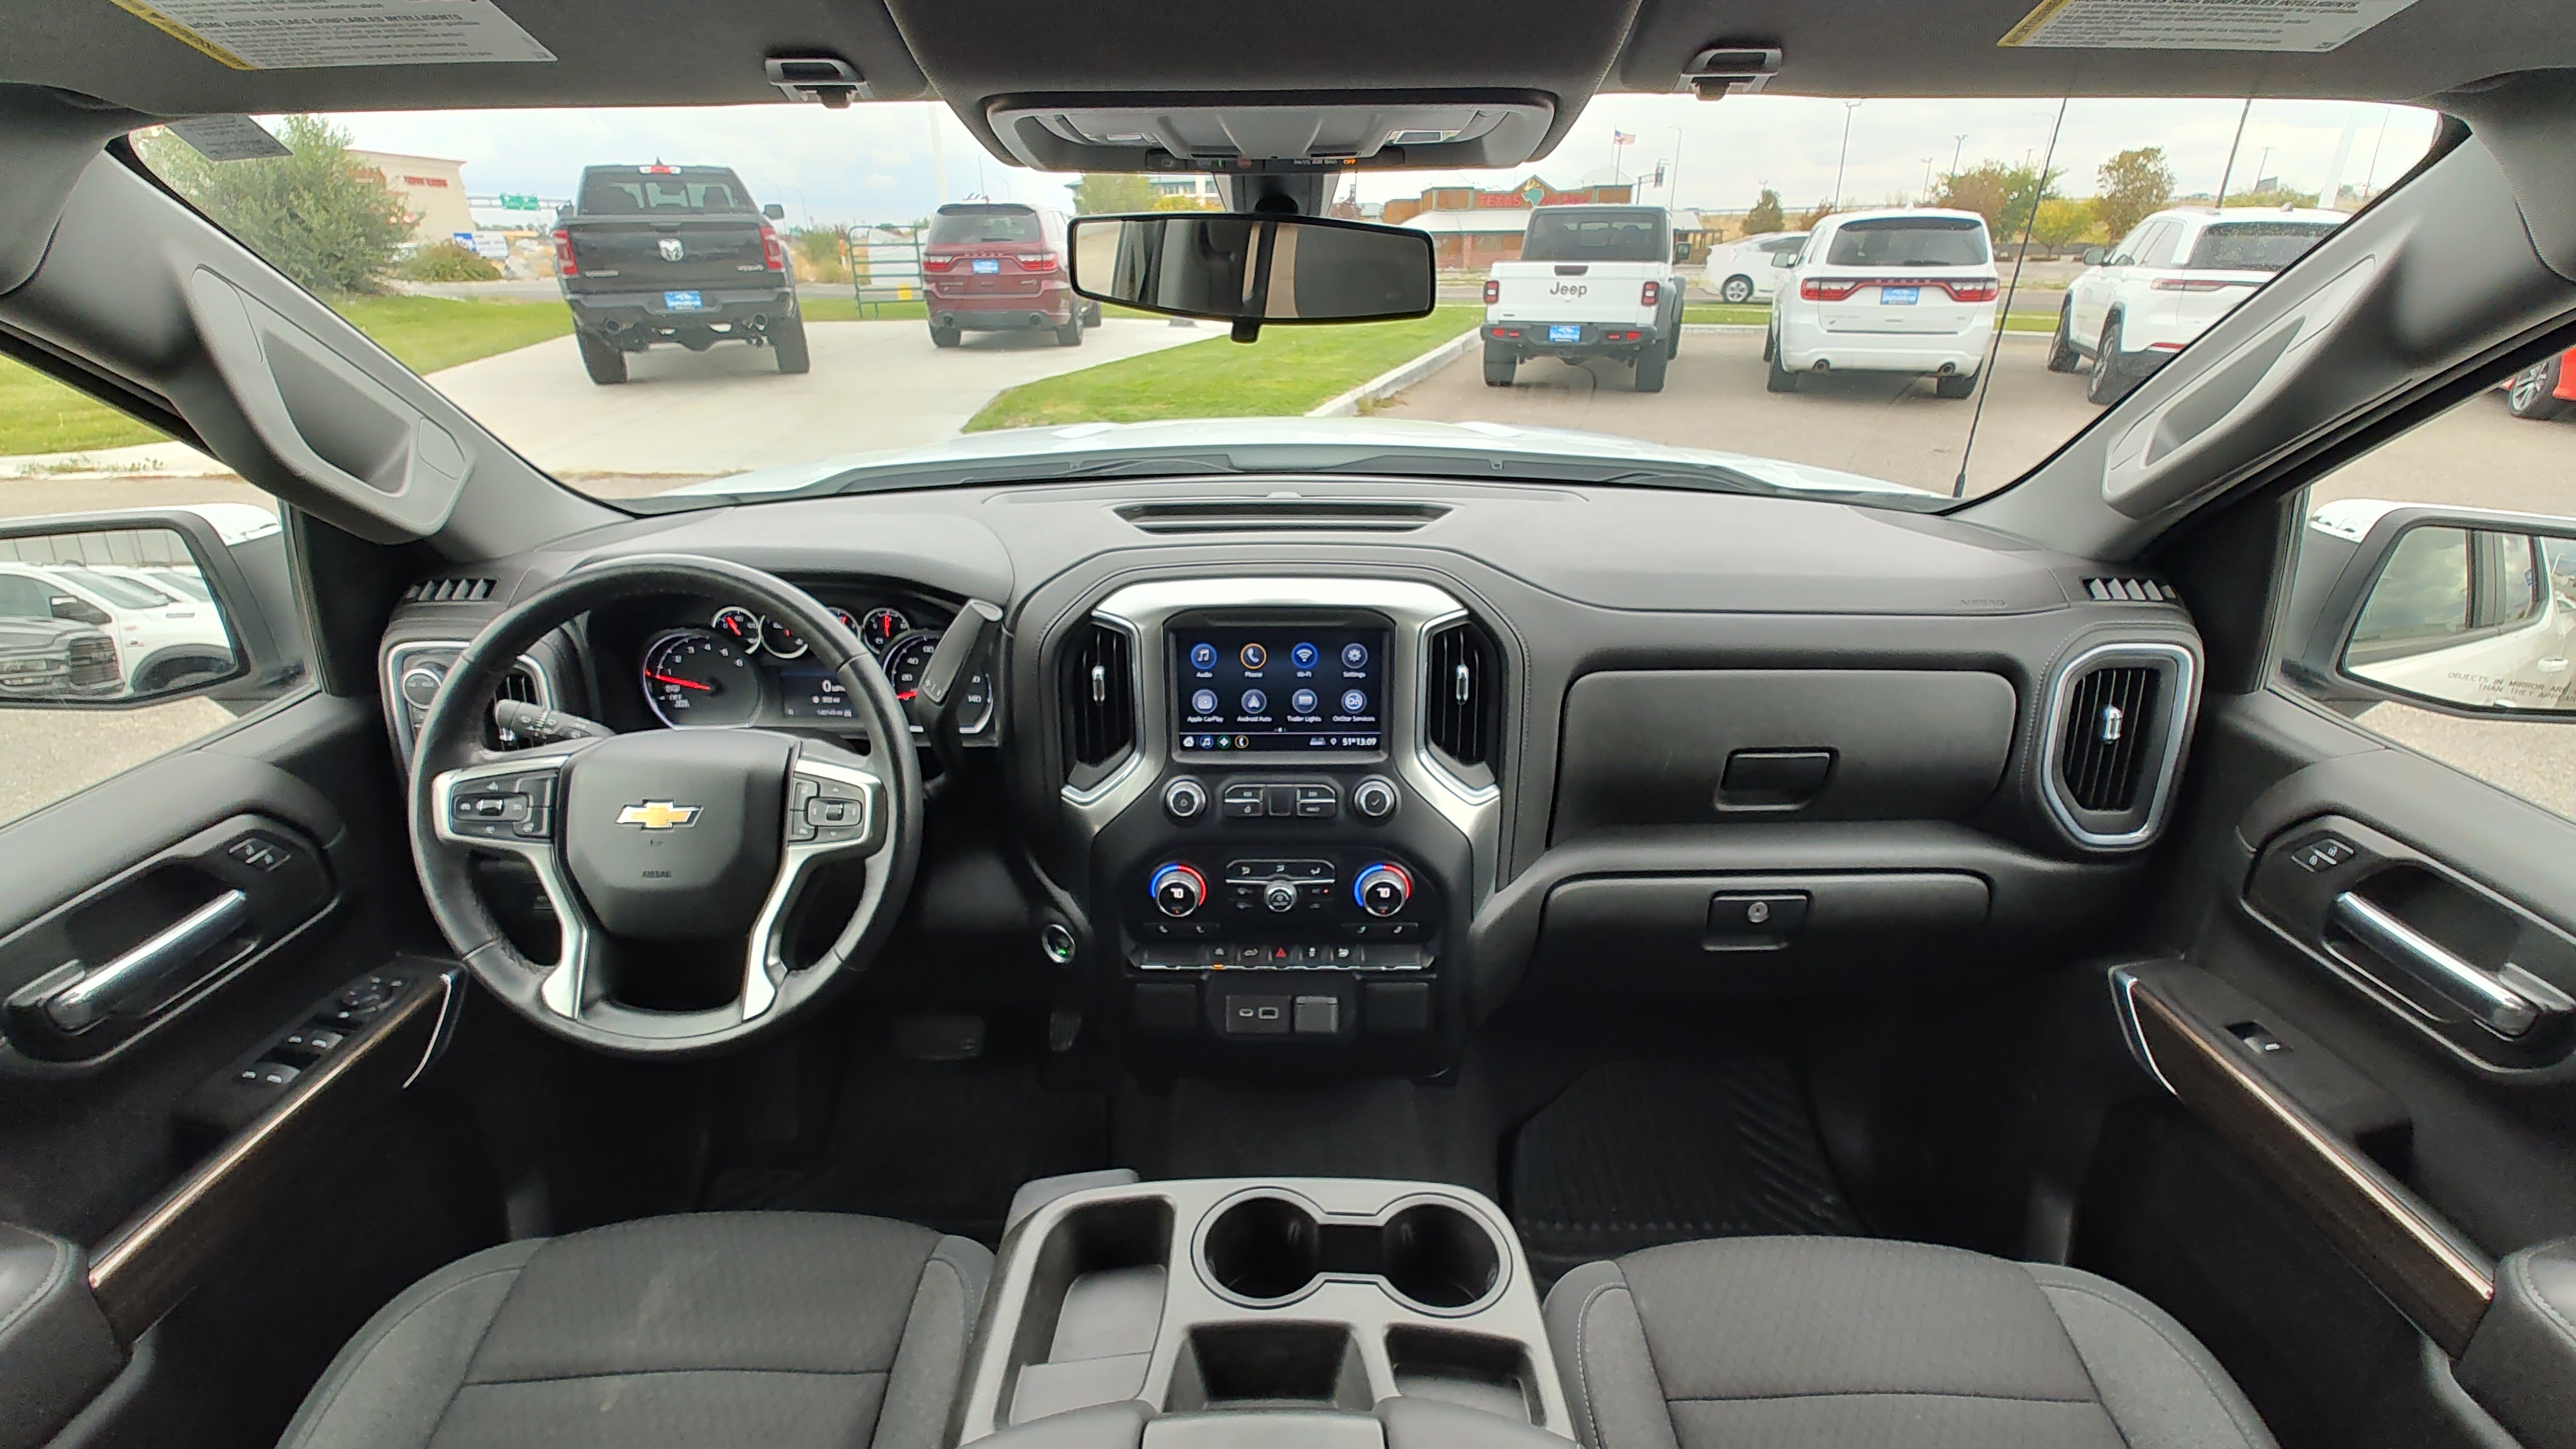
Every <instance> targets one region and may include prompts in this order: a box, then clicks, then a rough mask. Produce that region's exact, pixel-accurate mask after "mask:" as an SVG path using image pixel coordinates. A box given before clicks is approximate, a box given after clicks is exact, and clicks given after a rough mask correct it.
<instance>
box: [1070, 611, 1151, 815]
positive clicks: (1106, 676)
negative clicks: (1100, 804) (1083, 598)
mask: <svg viewBox="0 0 2576 1449" xmlns="http://www.w3.org/2000/svg"><path fill="white" fill-rule="evenodd" d="M1058 698H1060V699H1061V700H1062V701H1063V704H1064V736H1065V738H1064V748H1065V755H1066V757H1067V760H1066V770H1065V778H1066V780H1067V782H1068V783H1070V784H1072V785H1074V786H1075V787H1077V788H1085V787H1088V786H1090V785H1092V784H1094V783H1096V782H1097V781H1098V780H1099V779H1100V778H1101V777H1102V776H1104V775H1106V774H1107V773H1108V772H1109V770H1110V768H1111V767H1112V766H1113V765H1114V764H1115V763H1116V762H1117V761H1118V759H1119V758H1120V757H1121V756H1123V755H1125V754H1126V753H1127V751H1128V750H1129V749H1131V748H1132V747H1133V746H1134V745H1135V743H1136V681H1135V660H1134V650H1133V646H1132V643H1131V641H1130V640H1129V639H1128V637H1127V635H1126V634H1125V633H1124V632H1122V631H1120V630H1118V629H1113V628H1111V627H1110V626H1108V625H1106V624H1091V625H1087V626H1086V627H1085V628H1084V629H1083V631H1082V633H1081V634H1080V635H1079V636H1078V637H1076V639H1075V640H1074V642H1073V647H1072V648H1071V649H1069V650H1067V651H1066V652H1065V663H1064V674H1063V679H1062V681H1061V692H1060V694H1059V695H1058Z"/></svg>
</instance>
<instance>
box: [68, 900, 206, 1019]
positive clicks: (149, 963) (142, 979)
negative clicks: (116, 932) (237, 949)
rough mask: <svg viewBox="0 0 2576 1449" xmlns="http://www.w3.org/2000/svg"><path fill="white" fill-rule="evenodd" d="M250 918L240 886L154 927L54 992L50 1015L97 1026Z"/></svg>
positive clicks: (202, 953)
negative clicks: (121, 951) (132, 944)
mask: <svg viewBox="0 0 2576 1449" xmlns="http://www.w3.org/2000/svg"><path fill="white" fill-rule="evenodd" d="M249 922H250V897H248V896H246V895H244V894H242V893H241V892H240V891H237V890H234V891H226V892H224V893H223V894H222V895H219V896H217V897H215V898H214V899H213V900H210V901H208V902H206V903H205V904H204V905H202V906H199V907H197V908H196V909H195V910H193V911H190V912H189V913H188V914H186V915H185V916H182V917H180V918H179V919H178V920H177V921H176V922H174V923H172V924H171V925H169V926H166V927H164V928H163V929H161V930H159V931H156V932H154V933H153V934H152V935H151V936H149V937H147V938H145V939H144V940H143V941H142V942H141V943H140V944H138V945H136V946H135V947H134V948H133V949H132V950H129V951H127V952H126V953H125V954H124V955H122V956H119V957H117V958H116V959H115V960H113V961H110V962H108V963H107V964H106V965H104V966H101V967H99V968H98V969H97V970H95V971H92V972H89V973H87V974H86V975H84V976H82V977H81V979H79V980H78V981H75V982H73V983H72V984H71V985H69V986H66V987H64V988H63V989H62V990H60V991H57V992H55V993H54V994H53V995H52V996H51V997H50V998H48V999H47V1000H46V1002H45V1015H46V1016H48V1017H50V1018H52V1019H53V1023H54V1025H56V1026H58V1027H60V1028H62V1029H63V1030H64V1031H80V1030H82V1029H84V1028H87V1027H90V1026H94V1025H96V1024H97V1023H98V1022H99V1020H100V1019H101V1018H103V1017H105V1016H106V1015H107V1014H108V1013H110V1012H112V1011H114V1010H116V1009H117V1008H118V1007H120V1006H123V1005H125V1004H127V1003H128V1002H130V1001H133V1000H134V999H136V998H137V997H140V996H142V995H143V994H145V993H146V992H148V991H150V990H152V989H153V988H154V987H157V986H159V985H160V984H161V983H162V982H163V981H165V980H167V979H168V978H169V977H170V976H172V975H174V974H176V973H177V972H178V971H179V970H180V969H181V968H183V967H185V966H186V965H187V964H188V963H190V962H192V961H194V960H196V959H197V958H198V957H200V956H203V955H204V954H206V952H207V951H208V950H209V949H211V948H212V947H213V946H214V945H215V944H216V943H217V942H219V941H221V940H223V939H224V938H225V937H227V936H229V935H231V934H233V933H234V932H235V931H238V930H240V929H241V928H242V927H243V926H245V925H247V924H249Z"/></svg>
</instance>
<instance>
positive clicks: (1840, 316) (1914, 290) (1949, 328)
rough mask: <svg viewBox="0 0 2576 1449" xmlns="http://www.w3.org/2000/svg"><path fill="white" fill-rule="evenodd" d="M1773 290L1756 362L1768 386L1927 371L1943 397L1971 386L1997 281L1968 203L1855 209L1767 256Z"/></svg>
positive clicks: (1781, 388) (1980, 224) (1991, 323)
mask: <svg viewBox="0 0 2576 1449" xmlns="http://www.w3.org/2000/svg"><path fill="white" fill-rule="evenodd" d="M1772 267H1773V271H1774V274H1775V275H1776V276H1778V278H1779V292H1778V294H1777V296H1776V297H1775V298H1774V299H1773V301H1772V304H1771V331H1770V335H1769V336H1768V337H1767V338H1766V339H1764V342H1763V347H1762V356H1763V359H1764V360H1765V361H1767V362H1769V363H1770V364H1771V376H1770V380H1769V383H1768V386H1769V387H1770V390H1771V391H1773V392H1795V391H1797V388H1798V379H1799V378H1800V377H1801V376H1803V375H1804V374H1807V373H1810V372H1828V371H1832V370H1835V369H1840V370H1842V371H1845V372H1912V373H1923V374H1928V375H1929V376H1930V377H1931V378H1932V379H1933V390H1934V391H1935V392H1937V393H1939V394H1940V395H1941V396H1942V397H1948V398H1963V397H1967V396H1968V395H1970V394H1971V393H1974V392H1975V391H1976V390H1977V372H1978V369H1979V368H1981V367H1983V366H1984V365H1985V359H1986V349H1987V344H1988V343H1989V342H1991V341H1992V340H1993V338H1994V332H1995V297H1996V296H1997V294H1998V293H1999V292H2000V291H2001V290H2002V283H2001V281H2000V280H1999V279H1998V278H1997V276H1996V274H1995V252H1994V245H1993V242H1992V239H1991V238H1989V237H1988V236H1987V234H1986V219H1985V218H1984V217H1982V216H1979V215H1978V214H1976V213H1975V212H1973V211H1944V210H1936V209H1924V208H1905V209H1890V210H1885V211H1856V212H1850V213H1847V214H1845V215H1842V216H1829V217H1827V218H1825V219H1824V220H1823V221H1822V222H1819V223H1817V225H1816V229H1815V231H1814V233H1813V234H1812V235H1810V236H1809V237H1808V238H1807V242H1806V245H1805V246H1804V247H1802V248H1800V249H1799V250H1798V251H1797V252H1795V253H1789V252H1780V253H1775V254H1774V255H1773V257H1772Z"/></svg>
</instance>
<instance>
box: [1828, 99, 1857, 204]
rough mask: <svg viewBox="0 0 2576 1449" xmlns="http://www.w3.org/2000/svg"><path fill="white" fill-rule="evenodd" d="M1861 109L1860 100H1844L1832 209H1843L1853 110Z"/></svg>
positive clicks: (1835, 165)
mask: <svg viewBox="0 0 2576 1449" xmlns="http://www.w3.org/2000/svg"><path fill="white" fill-rule="evenodd" d="M1859 109H1860V102H1858V101H1845V102H1843V148H1842V150H1841V151H1840V152H1838V153H1837V154H1836V155H1835V156H1834V202H1833V208H1832V209H1833V210H1835V211H1840V210H1842V209H1843V163H1844V162H1846V161H1848V160H1850V159H1851V123H1852V112H1854V111H1857V110H1859Z"/></svg>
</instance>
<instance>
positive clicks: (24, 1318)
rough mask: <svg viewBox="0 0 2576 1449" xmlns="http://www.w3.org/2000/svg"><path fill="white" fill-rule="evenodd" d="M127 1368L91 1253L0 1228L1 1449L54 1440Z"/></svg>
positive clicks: (20, 1230) (24, 1231)
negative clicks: (93, 1280) (95, 1292)
mask: <svg viewBox="0 0 2576 1449" xmlns="http://www.w3.org/2000/svg"><path fill="white" fill-rule="evenodd" d="M123 1367H125V1349H124V1347H123V1345H121V1344H119V1343H118V1342H117V1341H116V1335H115V1334H114V1333H112V1332H110V1331H109V1329H108V1326H107V1315H105V1314H103V1313H101V1312H99V1308H98V1300H97V1299H95V1298H92V1297H91V1296H90V1291H89V1257H88V1255H87V1254H85V1253H83V1252H82V1251H81V1250H80V1249H79V1248H77V1247H74V1246H73V1245H72V1244H70V1243H67V1242H64V1241H63V1240H62V1239H60V1238H56V1237H49V1236H47V1235H45V1234H43V1233H38V1232H30V1231H29V1230H27V1229H25V1228H21V1227H14V1226H10V1225H8V1224H0V1449H33V1446H36V1445H40V1444H43V1443H44V1442H45V1441H46V1440H48V1439H50V1438H52V1437H53V1434H54V1431H55V1430H57V1429H60V1428H61V1427H62V1426H63V1425H64V1424H65V1423H67V1422H69V1421H70V1419H71V1417H72V1415H74V1414H76V1413H78V1412H80V1410H81V1406H83V1405H84V1404H87V1403H88V1402H89V1401H90V1400H91V1399H92V1398H93V1397H95V1396H96V1395H97V1394H98V1392H99V1390H101V1389H104V1388H106V1387H107V1385H108V1383H109V1382H110V1381H111V1380H113V1379H114V1378H115V1377H116V1373H117V1370H119V1369H121V1368H123Z"/></svg>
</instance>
